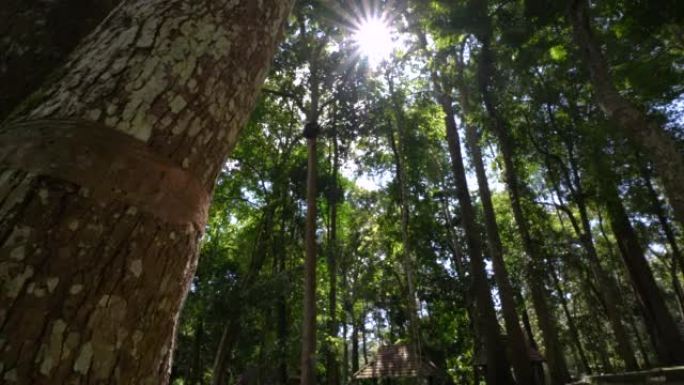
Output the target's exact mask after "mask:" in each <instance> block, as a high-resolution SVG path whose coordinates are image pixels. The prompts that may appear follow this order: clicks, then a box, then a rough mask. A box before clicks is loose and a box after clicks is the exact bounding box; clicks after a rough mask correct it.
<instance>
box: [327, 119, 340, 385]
mask: <svg viewBox="0 0 684 385" xmlns="http://www.w3.org/2000/svg"><path fill="white" fill-rule="evenodd" d="M332 131H333V133H332V134H333V135H332V136H333V138H332V140H333V143H332V147H333V148H332V151H333V154H332V157H333V161H332V168H333V172H332V174H333V187H332V190H333V191H332V193H331V195H332V196H331V197H330V199H329V200H328V205H329V206H330V238H329V242H330V244H329V249H328V279H329V281H330V290H329V292H328V307H329V313H330V314H329V320H328V335H329V336H330V337H331V338H333V339H335V340H336V339H337V328H338V325H337V202H338V200H339V194H341V191H340V187H339V186H338V183H337V177H338V169H339V151H338V148H337V124H336V122H333V127H332ZM339 370H340V368H339V364H338V362H337V355H336V351H335V349H334V346H330V344H328V346H327V348H326V376H327V384H328V385H339V383H340V373H339Z"/></svg>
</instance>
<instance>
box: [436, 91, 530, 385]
mask: <svg viewBox="0 0 684 385" xmlns="http://www.w3.org/2000/svg"><path fill="white" fill-rule="evenodd" d="M436 85H437V84H436ZM439 97H440V104H441V105H442V110H443V111H444V116H445V117H444V120H445V125H446V133H447V141H448V144H449V154H450V155H451V171H452V172H453V174H454V180H455V182H456V195H457V197H458V202H459V207H460V209H461V223H462V225H463V228H464V230H465V236H466V246H467V248H468V255H469V256H470V274H471V277H472V282H473V283H472V285H473V289H474V293H475V301H476V306H475V308H476V320H475V322H477V323H478V324H479V327H478V330H480V331H481V333H482V336H481V338H482V340H484V349H485V352H486V357H487V371H486V375H485V377H486V379H487V384H489V385H498V384H514V383H515V381H514V380H513V378H512V377H511V371H510V366H509V362H508V358H507V355H506V345H505V344H504V343H503V340H502V338H501V330H500V329H499V322H498V320H497V318H496V311H495V310H494V302H493V301H492V297H491V288H490V287H489V283H488V281H487V273H486V271H485V263H484V258H483V255H482V252H483V249H482V240H481V238H480V231H479V230H478V228H477V223H476V218H475V209H474V208H473V204H472V201H471V199H470V192H469V191H468V182H467V180H466V174H465V166H464V165H463V155H462V153H461V143H460V139H459V135H458V130H457V128H456V121H455V116H454V110H453V106H452V100H451V98H450V97H448V96H447V95H443V94H442V95H440V96H439ZM517 329H518V331H520V327H519V326H518V328H517ZM517 337H520V338H521V339H522V333H521V335H519V336H517ZM515 342H516V343H522V346H517V347H518V348H520V347H522V350H523V351H522V352H515V355H514V357H513V358H514V360H515V361H516V363H518V364H519V366H518V365H516V367H515V368H516V374H517V375H520V376H523V375H524V376H526V377H519V378H518V381H519V382H520V383H521V384H523V383H525V384H532V383H533V382H532V373H531V369H532V368H531V365H529V362H528V360H527V359H526V358H527V349H526V348H525V345H524V339H523V340H522V341H515ZM519 354H522V356H517V355H519ZM516 356H517V357H516ZM517 361H521V362H517ZM518 370H520V373H518ZM527 381H530V382H527Z"/></svg>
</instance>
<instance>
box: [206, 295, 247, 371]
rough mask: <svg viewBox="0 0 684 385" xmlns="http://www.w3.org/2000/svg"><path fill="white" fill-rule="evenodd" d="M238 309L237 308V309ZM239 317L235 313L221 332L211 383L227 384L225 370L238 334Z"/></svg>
mask: <svg viewBox="0 0 684 385" xmlns="http://www.w3.org/2000/svg"><path fill="white" fill-rule="evenodd" d="M238 311H239V309H238ZM240 329H241V327H240V317H239V316H238V315H235V316H233V317H231V319H229V320H228V321H226V324H225V326H224V327H223V332H222V333H221V339H220V340H219V345H218V347H217V348H216V356H215V357H214V365H213V369H212V373H213V376H212V379H211V383H212V385H227V384H228V382H227V380H226V374H227V373H226V372H227V370H228V363H229V362H230V358H231V356H232V353H233V346H234V345H235V342H236V340H237V338H238V336H239V335H240Z"/></svg>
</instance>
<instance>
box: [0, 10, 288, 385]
mask: <svg viewBox="0 0 684 385" xmlns="http://www.w3.org/2000/svg"><path fill="white" fill-rule="evenodd" d="M290 5H291V4H290V2H288V1H275V0H270V1H263V2H259V3H255V2H251V1H244V0H243V1H219V2H216V3H205V2H202V3H198V2H195V1H188V0H173V1H169V0H164V1H162V0H146V1H142V0H141V1H130V2H127V3H126V4H125V5H123V6H122V7H119V8H117V10H116V12H115V13H113V14H112V15H111V16H110V17H109V18H107V20H106V21H105V22H104V23H103V24H102V25H101V26H100V28H98V29H97V31H95V32H94V33H93V34H91V35H90V36H88V37H87V38H86V39H85V40H84V41H83V43H82V44H81V45H80V47H79V48H78V49H77V50H76V52H75V53H74V54H73V55H72V56H71V59H70V60H69V62H68V63H67V66H66V70H65V72H64V73H62V74H61V75H60V76H59V77H57V78H56V79H55V81H54V83H52V84H50V85H48V86H46V87H45V88H44V89H42V90H40V91H39V93H38V94H37V96H36V97H35V98H33V100H32V103H28V104H24V105H23V107H22V109H21V111H20V112H18V113H17V114H16V115H14V116H15V118H16V119H18V120H20V121H23V122H25V123H23V124H22V125H17V124H14V125H12V124H10V125H5V126H3V127H2V129H1V130H0V131H1V132H2V134H1V135H0V159H2V161H1V162H2V163H1V165H2V170H1V171H0V174H1V177H0V178H1V180H2V183H0V244H1V245H2V248H1V249H0V250H1V251H0V274H1V275H2V277H3V288H2V291H1V292H0V296H1V297H2V298H1V299H0V325H1V326H0V341H2V350H1V353H0V362H2V369H1V370H0V371H1V372H2V373H0V378H2V379H3V381H4V382H5V383H18V384H33V383H45V382H49V383H51V384H62V383H70V384H91V383H93V384H94V383H98V384H104V383H131V384H132V383H135V384H148V383H149V384H164V383H166V382H167V380H168V372H169V368H170V357H171V352H172V351H173V346H172V344H173V336H174V329H175V326H176V322H177V314H178V311H179V309H180V306H181V303H182V301H183V298H184V296H185V293H186V290H187V288H188V284H189V282H190V279H191V278H192V276H193V273H194V269H195V264H196V255H197V245H198V242H199V239H200V237H201V235H202V232H203V227H204V221H205V219H206V209H207V206H208V202H209V195H210V194H209V192H210V191H211V190H212V186H213V184H214V180H215V178H216V175H217V174H218V172H219V170H220V169H221V166H222V164H223V161H224V159H225V157H226V156H227V154H228V153H229V152H230V150H231V148H232V147H233V145H234V143H235V141H236V138H237V135H238V133H239V131H240V129H241V128H242V126H243V125H244V124H245V122H246V121H247V119H248V117H249V113H250V111H251V108H252V106H253V104H254V102H255V99H256V96H257V93H258V90H259V87H260V85H261V83H262V81H263V79H264V77H265V76H266V74H267V72H268V64H269V62H270V61H271V58H272V55H273V53H274V51H275V47H276V44H277V42H278V40H279V37H280V30H281V29H282V25H283V22H284V20H285V19H286V16H287V14H288V12H289V10H290ZM257 20H258V22H255V21H257ZM65 119H66V121H65ZM88 121H90V122H88ZM126 134H128V135H126Z"/></svg>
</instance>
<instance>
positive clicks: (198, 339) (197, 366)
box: [190, 318, 204, 385]
mask: <svg viewBox="0 0 684 385" xmlns="http://www.w3.org/2000/svg"><path fill="white" fill-rule="evenodd" d="M203 340H204V322H203V320H202V318H200V319H198V320H197V324H196V325H195V341H194V343H195V344H194V347H193V358H192V379H191V381H190V384H192V385H203V377H204V368H203V367H202V343H203Z"/></svg>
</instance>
